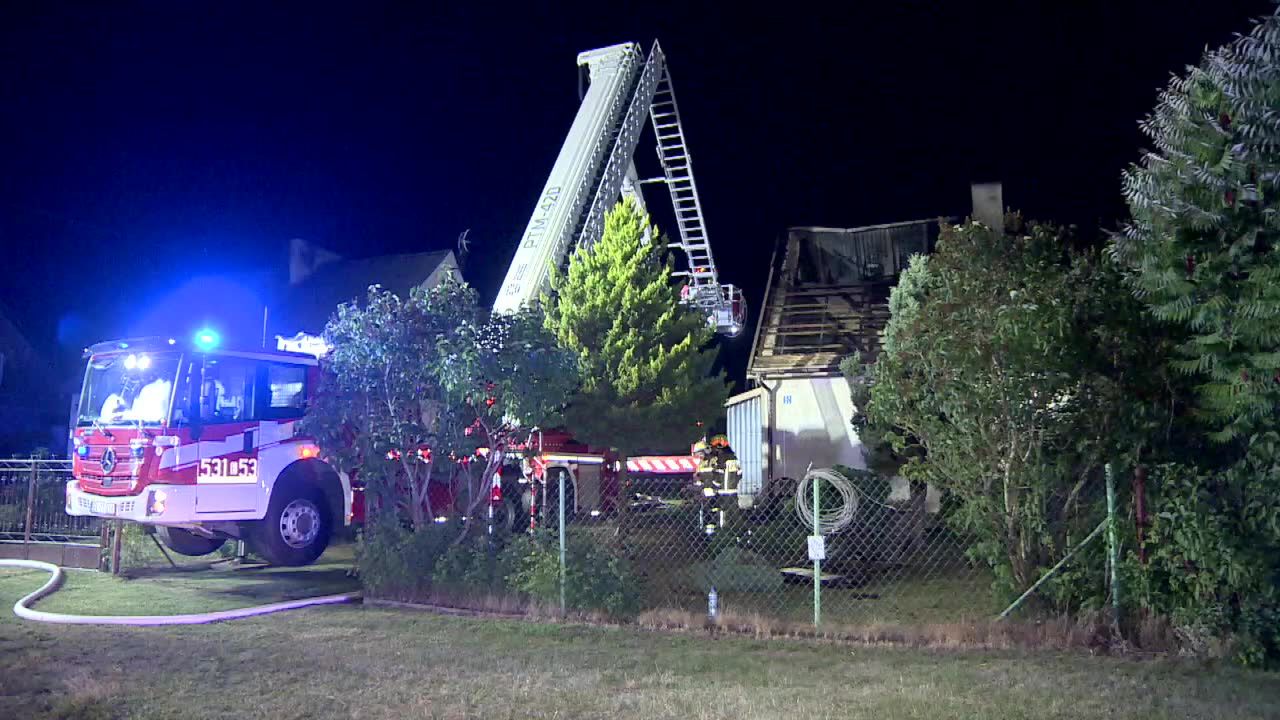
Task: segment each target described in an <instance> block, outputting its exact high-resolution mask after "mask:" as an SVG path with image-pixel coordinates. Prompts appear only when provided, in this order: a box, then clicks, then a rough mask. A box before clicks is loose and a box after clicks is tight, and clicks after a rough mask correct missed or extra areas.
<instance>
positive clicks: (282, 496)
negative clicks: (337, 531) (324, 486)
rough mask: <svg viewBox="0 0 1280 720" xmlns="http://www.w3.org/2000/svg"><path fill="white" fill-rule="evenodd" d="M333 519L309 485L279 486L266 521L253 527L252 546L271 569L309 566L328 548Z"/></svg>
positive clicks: (273, 493) (318, 494) (318, 491)
mask: <svg viewBox="0 0 1280 720" xmlns="http://www.w3.org/2000/svg"><path fill="white" fill-rule="evenodd" d="M331 518H332V515H331V514H330V512H329V508H328V506H327V504H326V503H325V500H324V494H323V493H322V492H320V490H319V489H317V488H315V487H313V486H312V485H310V484H307V483H288V484H286V485H284V486H283V487H280V486H277V487H276V489H275V491H273V492H272V493H271V501H270V503H268V505H267V515H266V517H264V518H262V520H260V521H258V522H256V523H252V524H251V525H250V529H249V539H250V545H251V546H252V548H253V551H254V552H255V553H257V554H258V555H259V556H261V557H262V558H263V559H264V560H266V561H267V562H269V563H271V564H272V565H283V566H286V567H298V566H301V565H310V564H311V563H313V562H315V561H316V558H318V557H320V555H321V554H322V553H324V551H325V548H326V547H328V546H329V537H330V535H331V534H332V533H333V527H332V522H333V521H332V520H331Z"/></svg>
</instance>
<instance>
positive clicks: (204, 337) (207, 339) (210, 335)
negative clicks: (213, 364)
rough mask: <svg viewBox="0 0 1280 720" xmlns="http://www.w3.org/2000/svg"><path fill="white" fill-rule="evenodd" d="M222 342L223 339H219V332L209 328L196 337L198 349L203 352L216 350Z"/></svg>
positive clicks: (198, 333)
mask: <svg viewBox="0 0 1280 720" xmlns="http://www.w3.org/2000/svg"><path fill="white" fill-rule="evenodd" d="M220 340H221V338H220V337H218V333H217V331H215V330H210V329H208V328H205V329H204V330H201V331H199V332H197V333H196V337H195V342H196V347H198V348H200V349H201V350H212V349H214V348H215V347H217V346H218V342H219V341H220Z"/></svg>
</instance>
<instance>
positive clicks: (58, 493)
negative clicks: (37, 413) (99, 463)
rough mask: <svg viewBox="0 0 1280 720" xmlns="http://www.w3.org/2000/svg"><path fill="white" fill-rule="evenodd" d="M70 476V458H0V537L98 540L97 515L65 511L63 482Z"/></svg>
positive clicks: (11, 539)
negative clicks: (82, 515)
mask: <svg viewBox="0 0 1280 720" xmlns="http://www.w3.org/2000/svg"><path fill="white" fill-rule="evenodd" d="M71 477H72V475H71V461H70V460H53V459H44V458H24V459H10V460H0V540H9V541H13V540H20V541H22V542H24V543H31V542H68V541H85V540H87V539H90V538H92V539H94V540H98V539H99V538H100V537H101V531H102V527H101V522H100V521H99V520H98V518H93V517H79V516H72V515H68V514H67V512H66V499H65V498H66V485H67V481H68V480H70V479H71Z"/></svg>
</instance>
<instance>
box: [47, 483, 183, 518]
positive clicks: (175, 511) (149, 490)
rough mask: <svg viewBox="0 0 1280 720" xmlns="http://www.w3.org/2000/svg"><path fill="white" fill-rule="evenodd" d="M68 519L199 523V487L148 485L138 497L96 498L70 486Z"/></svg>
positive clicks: (68, 489)
mask: <svg viewBox="0 0 1280 720" xmlns="http://www.w3.org/2000/svg"><path fill="white" fill-rule="evenodd" d="M66 511H67V514H68V515H87V516H91V517H100V518H116V519H119V520H131V521H133V522H140V523H150V524H153V525H179V524H182V523H190V522H195V519H196V486H194V485H148V486H147V487H145V488H143V490H142V492H140V493H138V494H137V495H116V496H104V495H92V494H90V493H87V492H85V491H83V490H81V489H80V483H78V482H76V481H75V480H70V481H68V482H67V505H66Z"/></svg>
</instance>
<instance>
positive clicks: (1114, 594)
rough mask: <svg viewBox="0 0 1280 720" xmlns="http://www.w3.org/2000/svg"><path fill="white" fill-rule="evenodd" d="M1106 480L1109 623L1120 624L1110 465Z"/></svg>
mask: <svg viewBox="0 0 1280 720" xmlns="http://www.w3.org/2000/svg"><path fill="white" fill-rule="evenodd" d="M1104 472H1105V474H1106V478H1107V564H1108V565H1110V566H1111V613H1112V615H1111V621H1112V622H1113V623H1115V624H1116V625H1117V626H1118V625H1119V624H1120V567H1119V566H1120V544H1119V540H1118V539H1117V534H1118V533H1117V528H1116V482H1115V474H1114V473H1113V472H1112V469H1111V463H1107V464H1106V466H1105V467H1104Z"/></svg>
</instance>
